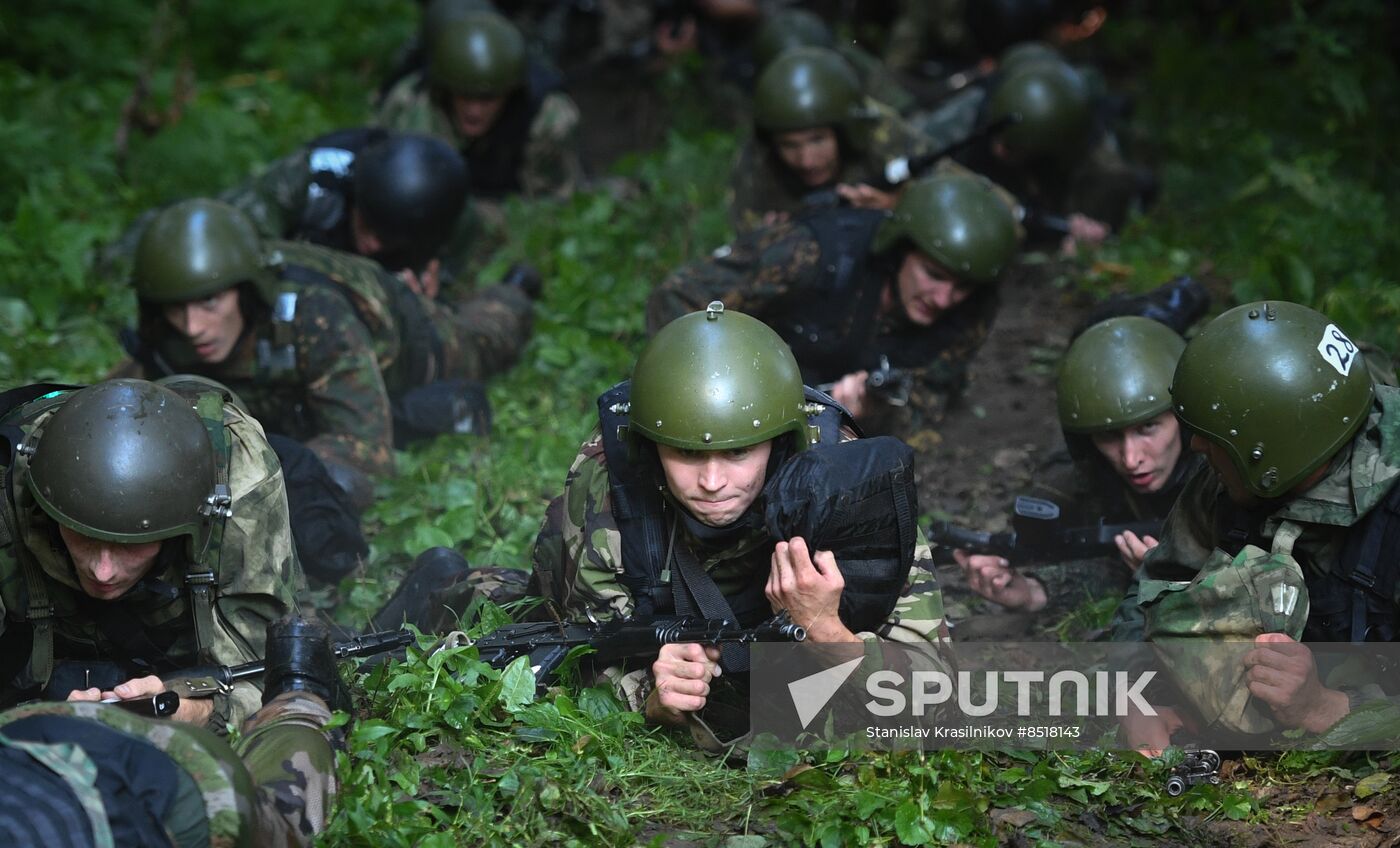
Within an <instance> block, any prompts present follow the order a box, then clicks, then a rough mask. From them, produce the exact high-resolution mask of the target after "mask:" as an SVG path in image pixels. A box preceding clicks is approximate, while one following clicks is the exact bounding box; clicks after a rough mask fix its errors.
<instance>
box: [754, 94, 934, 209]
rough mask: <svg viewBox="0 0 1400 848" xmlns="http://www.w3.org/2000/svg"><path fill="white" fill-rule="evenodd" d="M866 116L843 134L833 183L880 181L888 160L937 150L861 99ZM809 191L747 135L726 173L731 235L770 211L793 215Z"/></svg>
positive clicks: (909, 127)
mask: <svg viewBox="0 0 1400 848" xmlns="http://www.w3.org/2000/svg"><path fill="white" fill-rule="evenodd" d="M865 112H866V116H865V117H863V118H862V119H860V120H859V121H857V122H854V124H855V125H854V126H852V127H851V128H850V130H849V131H848V132H846V133H844V134H843V140H844V142H845V143H843V145H842V152H843V154H845V155H844V156H843V161H842V162H841V173H840V174H839V175H838V177H837V179H836V181H837V182H838V183H846V184H849V185H855V184H859V183H875V182H879V181H880V180H882V179H883V178H884V173H885V165H886V163H888V162H889V161H890V160H892V159H898V158H899V157H901V156H921V155H924V154H926V153H931V152H933V151H934V150H936V149H937V148H935V147H934V146H933V145H932V143H931V142H930V140H929V139H928V138H927V137H926V136H925V135H924V134H923V133H921V132H919V131H918V130H917V129H915V128H914V127H913V126H912V125H911V124H909V123H908V122H906V121H905V120H904V119H903V118H901V117H899V115H898V114H897V113H896V112H895V111H894V110H893V109H892V108H890V107H889V106H886V105H885V104H883V103H879V102H877V101H875V100H872V99H870V98H866V100H865ZM847 151H850V152H849V153H848V152H847ZM814 190H815V189H812V188H810V187H807V186H804V185H803V184H802V183H801V182H800V181H799V180H797V179H796V178H795V177H793V176H792V175H791V174H790V173H789V172H788V169H787V167H786V166H784V165H783V164H782V162H781V161H780V160H779V159H778V157H777V153H776V152H774V151H773V149H772V147H771V146H770V145H769V144H768V143H767V142H765V141H764V140H762V139H761V138H759V137H757V136H751V137H750V138H749V140H748V141H746V142H745V143H744V146H743V147H741V148H739V152H738V154H737V155H736V156H735V159H734V165H733V167H732V168H731V169H730V172H729V198H728V203H729V221H730V223H731V224H732V225H733V227H734V231H735V232H738V233H744V232H747V231H749V230H752V229H754V228H755V227H758V226H759V225H760V224H762V223H763V219H764V216H765V215H767V214H768V213H770V212H779V213H783V214H784V215H788V216H794V215H797V214H799V213H801V212H802V211H803V209H804V205H803V204H804V198H805V197H806V196H807V195H808V194H809V193H811V192H812V191H814Z"/></svg>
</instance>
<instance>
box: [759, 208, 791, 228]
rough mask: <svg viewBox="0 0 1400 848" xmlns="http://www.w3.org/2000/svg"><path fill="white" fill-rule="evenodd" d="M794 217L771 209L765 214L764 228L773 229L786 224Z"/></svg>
mask: <svg viewBox="0 0 1400 848" xmlns="http://www.w3.org/2000/svg"><path fill="white" fill-rule="evenodd" d="M791 217H792V216H791V215H789V214H788V213H786V212H782V211H779V210H777V209H771V210H769V211H767V212H764V213H763V226H765V227H771V226H773V225H774V224H782V223H785V222H786V221H787V220H788V219H789V218H791Z"/></svg>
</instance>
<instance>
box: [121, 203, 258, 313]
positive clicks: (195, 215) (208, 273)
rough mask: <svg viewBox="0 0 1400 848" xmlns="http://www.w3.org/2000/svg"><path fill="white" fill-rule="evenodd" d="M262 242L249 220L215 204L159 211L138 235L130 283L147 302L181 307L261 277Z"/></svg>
mask: <svg viewBox="0 0 1400 848" xmlns="http://www.w3.org/2000/svg"><path fill="white" fill-rule="evenodd" d="M266 274H267V270H266V262H265V261H264V258H263V245H262V239H260V238H259V237H258V232H257V230H256V229H255V228H254V227H253V222H252V221H251V220H249V219H248V216H247V215H245V214H243V213H242V212H240V211H239V210H237V209H235V208H234V207H232V206H230V205H228V204H227V203H224V202H222V201H218V200H207V199H203V198H196V199H194V200H185V201H182V202H180V203H176V204H174V205H173V206H169V207H167V208H165V209H162V210H161V211H160V214H158V215H156V217H155V218H154V219H153V220H152V221H151V223H150V225H149V226H147V227H146V230H145V232H143V233H142V234H141V241H140V242H139V243H138V244H137V246H136V259H135V261H134V263H133V265H132V270H131V279H132V283H133V285H134V286H135V287H136V296H137V297H138V298H140V299H141V300H143V301H146V302H148V303H158V304H159V303H183V302H186V301H190V300H198V299H200V298H204V297H209V296H210V295H213V294H218V293H219V292H221V291H224V290H225V289H229V288H232V287H234V286H236V285H238V284H239V283H244V282H260V281H262V280H263V278H264V277H265V276H266Z"/></svg>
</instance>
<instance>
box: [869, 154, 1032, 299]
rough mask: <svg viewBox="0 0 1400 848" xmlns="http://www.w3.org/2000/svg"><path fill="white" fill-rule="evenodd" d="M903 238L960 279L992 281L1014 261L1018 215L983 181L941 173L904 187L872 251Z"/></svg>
mask: <svg viewBox="0 0 1400 848" xmlns="http://www.w3.org/2000/svg"><path fill="white" fill-rule="evenodd" d="M905 239H907V240H908V241H909V243H910V244H912V245H913V246H914V247H915V248H917V249H918V250H921V251H923V252H924V253H926V254H928V256H929V258H931V259H933V260H934V261H936V262H937V263H938V264H940V265H942V266H943V267H944V268H946V269H947V270H948V271H949V272H951V273H952V274H954V275H956V276H957V278H958V280H959V281H962V282H968V283H990V282H994V281H995V280H996V279H997V277H999V276H1000V275H1001V272H1002V270H1004V269H1005V268H1006V266H1008V265H1010V264H1011V261H1012V260H1013V259H1014V258H1015V257H1016V248H1017V237H1016V217H1015V215H1014V214H1013V213H1012V211H1011V209H1010V207H1008V206H1007V205H1006V202H1005V201H1003V200H1002V199H1001V198H1000V197H998V196H997V194H996V192H995V191H994V190H993V189H992V186H991V184H990V183H988V182H987V181H986V180H985V179H982V178H981V177H976V176H971V175H964V174H941V175H939V176H935V177H929V178H927V179H922V180H916V181H914V182H912V183H910V184H909V185H908V186H907V187H906V188H905V189H904V192H903V194H901V195H900V197H899V202H898V203H897V204H895V207H894V213H893V214H892V215H891V216H890V217H889V219H888V220H886V221H885V222H884V223H882V224H881V225H880V229H879V230H878V231H876V233H875V242H874V248H875V250H877V251H884V250H887V249H889V248H890V247H892V246H894V245H895V244H896V243H898V242H900V241H902V240H905Z"/></svg>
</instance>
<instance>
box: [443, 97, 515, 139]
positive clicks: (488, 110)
mask: <svg viewBox="0 0 1400 848" xmlns="http://www.w3.org/2000/svg"><path fill="white" fill-rule="evenodd" d="M505 105H506V99H505V98H504V97H463V96H462V95H460V94H454V95H452V125H453V126H454V127H456V129H457V133H458V134H459V135H461V136H463V137H465V138H480V137H481V136H483V135H486V133H488V132H490V131H491V128H492V127H493V126H495V125H496V119H497V118H498V117H500V115H501V108H502V107H504V106H505Z"/></svg>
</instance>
